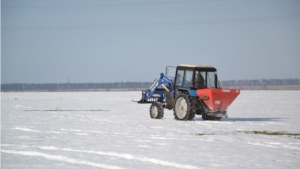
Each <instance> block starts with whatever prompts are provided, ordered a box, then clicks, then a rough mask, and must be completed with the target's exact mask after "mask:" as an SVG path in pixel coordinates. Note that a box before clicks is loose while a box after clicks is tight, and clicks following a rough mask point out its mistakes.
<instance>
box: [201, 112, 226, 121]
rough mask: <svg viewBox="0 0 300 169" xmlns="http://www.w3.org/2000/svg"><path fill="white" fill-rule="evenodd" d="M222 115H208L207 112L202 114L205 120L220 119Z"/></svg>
mask: <svg viewBox="0 0 300 169" xmlns="http://www.w3.org/2000/svg"><path fill="white" fill-rule="evenodd" d="M221 118H222V117H213V116H207V115H205V114H203V115H202V119H203V120H215V121H220V120H221Z"/></svg>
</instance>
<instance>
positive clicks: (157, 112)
mask: <svg viewBox="0 0 300 169" xmlns="http://www.w3.org/2000/svg"><path fill="white" fill-rule="evenodd" d="M163 116H164V107H163V106H162V104H161V103H160V102H153V103H152V104H151V106H150V117H151V118H153V119H161V118H163Z"/></svg>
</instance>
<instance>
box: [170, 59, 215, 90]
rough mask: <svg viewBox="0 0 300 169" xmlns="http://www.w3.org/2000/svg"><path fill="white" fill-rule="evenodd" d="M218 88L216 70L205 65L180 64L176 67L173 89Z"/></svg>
mask: <svg viewBox="0 0 300 169" xmlns="http://www.w3.org/2000/svg"><path fill="white" fill-rule="evenodd" d="M180 88H188V89H205V88H220V85H219V82H218V76H217V69H216V68H214V67H212V66H207V65H191V64H181V65H179V66H177V69H176V76H175V89H180Z"/></svg>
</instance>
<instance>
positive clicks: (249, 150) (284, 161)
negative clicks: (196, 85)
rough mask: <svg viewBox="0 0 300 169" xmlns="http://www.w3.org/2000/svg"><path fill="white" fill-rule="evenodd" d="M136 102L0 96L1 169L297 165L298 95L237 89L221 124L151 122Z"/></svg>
mask: <svg viewBox="0 0 300 169" xmlns="http://www.w3.org/2000/svg"><path fill="white" fill-rule="evenodd" d="M140 97H141V93H140V92H59V93H58V92H36V93H34V92H29V93H22V92H19V93H2V94H1V102H2V108H1V135H2V136H1V138H2V140H1V158H2V164H1V166H2V168H20V169H21V168H22V169H23V168H49V169H50V168H59V169H60V168H61V169H65V168H105V169H119V168H122V169H128V168H143V169H150V168H151V169H152V168H170V169H171V168H172V169H173V168H178V169H185V168H190V169H198V168H199V169H201V168H226V169H228V168H231V169H232V168H233V169H240V168H299V166H300V160H299V159H300V126H299V124H300V123H299V121H300V116H299V113H300V111H299V110H300V91H260V90H259V91H243V90H242V91H241V94H240V95H239V96H238V98H237V99H236V100H235V101H234V102H233V103H232V105H231V106H230V107H229V109H228V116H229V117H228V118H227V119H222V120H221V121H203V120H202V118H201V116H196V118H195V120H194V121H177V120H175V119H174V117H173V111H170V110H165V115H164V118H163V119H160V120H157V119H151V118H150V115H149V108H150V105H149V104H137V103H135V102H131V100H139V99H140ZM264 132H266V133H269V134H264ZM275 132H277V133H280V132H281V133H283V134H274V133H275Z"/></svg>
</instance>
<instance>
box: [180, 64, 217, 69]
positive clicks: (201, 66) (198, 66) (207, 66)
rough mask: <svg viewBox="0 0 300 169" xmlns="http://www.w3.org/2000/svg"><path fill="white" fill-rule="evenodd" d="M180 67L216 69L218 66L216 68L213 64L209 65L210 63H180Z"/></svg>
mask: <svg viewBox="0 0 300 169" xmlns="http://www.w3.org/2000/svg"><path fill="white" fill-rule="evenodd" d="M179 67H190V68H200V69H214V70H216V68H214V67H213V66H209V65H194V64H180V65H179Z"/></svg>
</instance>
